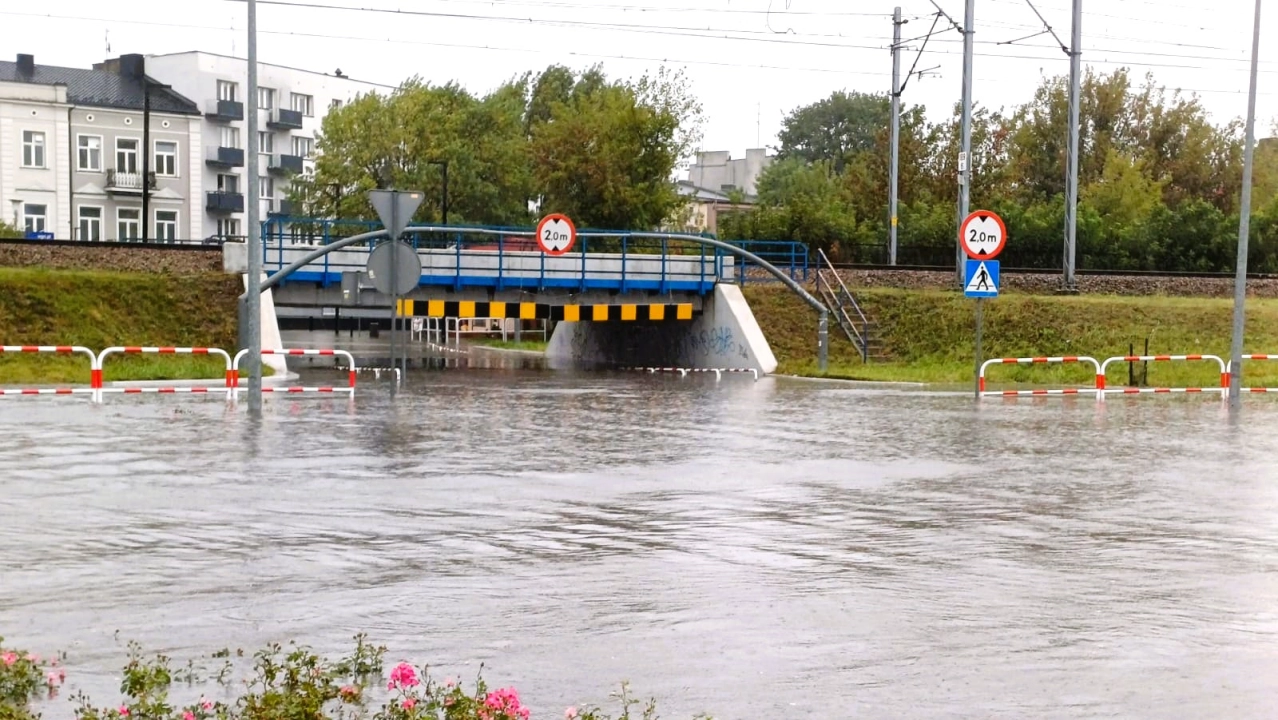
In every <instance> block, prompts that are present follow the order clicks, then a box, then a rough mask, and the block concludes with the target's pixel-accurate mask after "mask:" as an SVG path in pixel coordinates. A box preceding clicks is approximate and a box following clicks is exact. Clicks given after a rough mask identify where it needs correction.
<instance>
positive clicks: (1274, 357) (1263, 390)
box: [1226, 355, 1278, 394]
mask: <svg viewBox="0 0 1278 720" xmlns="http://www.w3.org/2000/svg"><path fill="white" fill-rule="evenodd" d="M1241 359H1243V360H1278V355H1242V356H1241ZM1228 369H1229V375H1227V376H1226V383H1228V381H1229V378H1230V377H1232V375H1233V374H1234V372H1235V369H1234V362H1233V361H1232V360H1230V361H1229V368H1228ZM1238 392H1239V393H1256V394H1260V393H1278V388H1272V387H1240V388H1238Z"/></svg>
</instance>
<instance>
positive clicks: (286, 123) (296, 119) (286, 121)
mask: <svg viewBox="0 0 1278 720" xmlns="http://www.w3.org/2000/svg"><path fill="white" fill-rule="evenodd" d="M266 127H268V128H270V129H272V130H301V129H302V113H300V112H298V111H297V110H286V109H284V108H275V109H274V110H272V111H271V116H270V118H269V119H268V120H267V121H266Z"/></svg>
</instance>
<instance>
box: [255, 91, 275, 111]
mask: <svg viewBox="0 0 1278 720" xmlns="http://www.w3.org/2000/svg"><path fill="white" fill-rule="evenodd" d="M273 107H275V90H273V89H271V88H264V87H260V88H258V89H257V109H258V110H270V109H271V108H273Z"/></svg>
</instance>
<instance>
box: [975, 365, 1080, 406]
mask: <svg viewBox="0 0 1278 720" xmlns="http://www.w3.org/2000/svg"><path fill="white" fill-rule="evenodd" d="M1069 363H1085V364H1090V365H1091V366H1092V367H1093V368H1094V369H1095V371H1096V374H1095V383H1096V385H1095V387H1090V388H1061V389H1034V390H993V391H986V389H985V373H986V371H987V370H988V369H989V368H990V367H992V366H994V365H1058V364H1069ZM978 378H979V379H978V388H977V389H978V391H979V392H980V394H981V396H982V397H990V396H998V397H1027V396H1043V395H1095V394H1099V393H1103V392H1104V388H1105V373H1104V369H1103V367H1102V365H1101V364H1100V363H1099V362H1098V361H1097V360H1096V358H1093V357H1087V356H1086V355H1067V356H1062V357H1024V358H995V359H993V360H986V361H985V362H984V363H981V370H980V373H979V375H978Z"/></svg>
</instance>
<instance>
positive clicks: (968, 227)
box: [959, 210, 1007, 260]
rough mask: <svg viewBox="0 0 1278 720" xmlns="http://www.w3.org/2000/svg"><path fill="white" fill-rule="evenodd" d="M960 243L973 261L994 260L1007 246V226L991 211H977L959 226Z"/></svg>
mask: <svg viewBox="0 0 1278 720" xmlns="http://www.w3.org/2000/svg"><path fill="white" fill-rule="evenodd" d="M959 242H961V243H962V244H963V252H965V253H967V256H968V257H970V258H972V259H973V260H993V259H994V258H996V257H998V254H999V253H1001V252H1003V246H1004V245H1006V244H1007V226H1006V225H1004V224H1003V218H1001V217H999V216H998V215H995V214H994V213H992V212H990V211H989V210H977V211H976V212H974V213H972V214H971V215H968V216H967V218H966V219H965V220H963V224H962V225H960V226H959Z"/></svg>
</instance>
